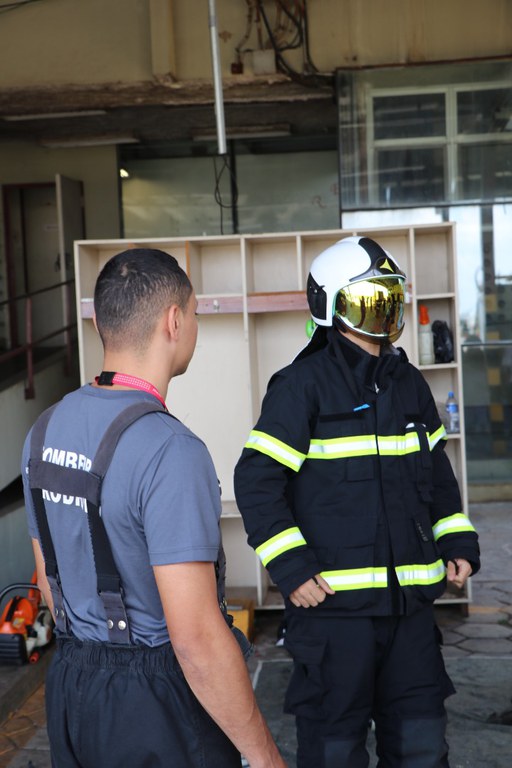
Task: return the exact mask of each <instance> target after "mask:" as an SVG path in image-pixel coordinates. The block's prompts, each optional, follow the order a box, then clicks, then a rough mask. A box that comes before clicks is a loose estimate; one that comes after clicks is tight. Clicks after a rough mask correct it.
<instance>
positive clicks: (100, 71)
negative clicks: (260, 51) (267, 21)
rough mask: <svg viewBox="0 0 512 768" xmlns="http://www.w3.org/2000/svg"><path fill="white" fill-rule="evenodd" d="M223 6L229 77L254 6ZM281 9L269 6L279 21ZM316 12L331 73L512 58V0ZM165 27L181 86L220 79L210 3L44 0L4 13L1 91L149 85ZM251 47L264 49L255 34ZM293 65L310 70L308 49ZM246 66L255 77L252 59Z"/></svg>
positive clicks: (311, 13)
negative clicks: (214, 69) (305, 60)
mask: <svg viewBox="0 0 512 768" xmlns="http://www.w3.org/2000/svg"><path fill="white" fill-rule="evenodd" d="M216 5H217V21H218V31H219V35H220V41H219V42H220V54H221V60H222V66H223V71H224V75H225V76H229V75H230V66H231V63H232V62H233V60H234V58H235V54H234V51H235V46H236V45H237V44H238V43H239V42H240V41H241V39H242V37H243V35H244V32H245V28H246V11H247V6H246V4H245V3H243V2H241V0H217V4H216ZM274 7H275V5H274V4H273V3H270V2H269V0H266V2H265V8H267V9H268V11H269V16H270V18H271V19H273V18H274ZM307 9H308V18H309V47H310V51H311V57H312V60H313V62H314V63H315V65H316V67H317V68H318V69H319V70H320V71H322V72H330V71H332V70H334V69H335V68H336V67H345V66H362V65H374V64H390V63H392V64H393V63H409V62H424V61H429V60H431V61H436V60H444V59H464V58H472V57H486V56H496V55H510V53H511V52H512V3H511V2H510V0H486V2H485V3H483V2H482V0H449V2H446V0H386V2H382V1H381V2H378V0H310V2H309V3H308V5H307ZM169 19H170V20H171V22H172V24H170V23H168V22H169ZM162 25H165V31H166V32H167V29H169V35H173V40H171V41H170V43H169V51H168V52H167V55H168V59H169V71H172V72H173V75H174V76H175V77H176V78H177V79H178V80H190V79H194V78H207V79H211V54H210V35H209V26H208V4H207V2H206V0H87V2H76V0H40V2H37V3H32V4H27V5H25V6H22V7H20V8H18V9H16V10H15V11H13V12H10V13H5V12H4V13H2V14H1V15H0V86H4V87H5V86H16V87H23V86H33V85H48V84H57V85H58V84H63V83H82V84H83V83H91V84H95V83H101V82H106V83H108V82H118V81H119V82H135V81H140V80H148V79H150V78H151V76H152V68H153V60H152V54H153V53H154V49H155V48H156V47H157V46H159V47H160V48H161V47H162V45H165V36H164V37H163V39H162V35H161V27H162ZM159 33H160V34H159ZM266 37H267V36H266V33H265V30H264V28H263V39H264V40H266ZM152 40H153V42H152ZM247 45H248V46H252V47H257V37H256V30H255V28H253V31H252V35H251V37H250V39H249V41H248V43H247ZM160 53H161V51H160ZM286 59H287V60H288V61H289V62H290V63H291V64H292V65H294V66H296V67H299V68H300V64H301V60H302V51H301V50H297V51H296V52H288V53H286ZM13 62H15V66H13ZM245 63H246V65H248V69H247V71H249V72H250V57H247V61H246V62H245ZM174 70H175V71H174Z"/></svg>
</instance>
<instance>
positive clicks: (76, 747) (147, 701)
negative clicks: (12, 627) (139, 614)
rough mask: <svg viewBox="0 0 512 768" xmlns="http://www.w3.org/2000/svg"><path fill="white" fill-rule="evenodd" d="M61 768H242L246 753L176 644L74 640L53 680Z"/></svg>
mask: <svg viewBox="0 0 512 768" xmlns="http://www.w3.org/2000/svg"><path fill="white" fill-rule="evenodd" d="M46 708H47V720H48V736H49V741H50V750H51V758H52V766H53V768H131V766H133V768H135V766H136V768H164V767H165V768H170V766H172V768H219V766H223V768H224V766H225V768H240V765H241V758H240V754H239V752H238V750H237V749H236V748H235V747H234V746H233V744H232V743H231V742H230V741H229V739H228V738H227V736H225V734H224V733H223V732H222V731H221V730H220V728H219V727H218V726H217V725H216V724H215V723H214V721H213V720H212V719H211V718H210V716H209V715H208V714H207V713H206V712H205V710H204V709H203V708H202V707H201V705H200V704H199V702H198V701H197V699H196V698H195V696H194V695H193V693H192V692H191V690H190V688H189V686H188V684H187V682H186V680H185V678H184V676H183V673H182V672H181V669H180V667H179V665H178V663H177V661H176V659H175V657H174V654H173V652H172V648H171V646H170V645H165V646H160V647H159V648H144V647H142V648H141V647H138V646H134V647H125V646H115V645H109V644H103V643H89V642H86V643H82V642H80V641H78V640H75V639H71V638H69V639H68V638H66V639H59V640H58V641H57V649H56V651H55V654H54V657H53V659H52V662H51V665H50V668H49V670H48V674H47V678H46Z"/></svg>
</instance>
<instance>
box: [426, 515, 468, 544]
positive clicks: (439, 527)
mask: <svg viewBox="0 0 512 768" xmlns="http://www.w3.org/2000/svg"><path fill="white" fill-rule="evenodd" d="M432 530H433V531H434V539H435V540H436V541H437V540H438V539H440V538H441V536H446V534H448V533H460V532H461V531H474V532H475V533H476V531H475V529H474V527H473V526H472V525H471V521H470V519H469V517H467V515H465V514H464V513H463V512H457V513H456V514H455V515H450V516H449V517H443V518H442V520H438V521H437V523H436V524H435V525H434V527H433V528H432Z"/></svg>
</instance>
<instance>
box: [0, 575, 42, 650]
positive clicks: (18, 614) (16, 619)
mask: <svg viewBox="0 0 512 768" xmlns="http://www.w3.org/2000/svg"><path fill="white" fill-rule="evenodd" d="M19 589H22V590H25V591H26V593H27V594H26V595H25V596H21V595H15V596H14V597H12V598H11V599H10V600H9V602H8V603H7V604H6V606H5V608H4V610H3V612H2V614H1V616H0V664H25V663H26V662H29V663H30V664H35V662H36V661H38V660H39V657H40V655H41V652H42V649H44V648H45V647H46V646H48V645H49V644H50V642H51V640H52V637H53V619H52V616H51V613H50V609H49V608H48V606H47V605H46V603H45V601H44V599H43V596H42V595H41V591H40V589H39V587H38V586H37V583H36V574H35V572H34V575H33V577H32V581H31V583H30V584H24V583H19V584H11V585H10V586H8V587H6V588H5V589H3V590H2V591H1V592H0V606H1V605H2V600H3V599H4V597H5V596H6V595H8V594H9V592H14V591H15V590H19Z"/></svg>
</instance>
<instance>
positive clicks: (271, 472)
mask: <svg viewBox="0 0 512 768" xmlns="http://www.w3.org/2000/svg"><path fill="white" fill-rule="evenodd" d="M319 331H321V332H322V333H323V334H324V339H325V341H323V346H322V344H320V345H319V344H318V343H316V346H317V347H318V346H320V348H319V349H317V350H316V351H313V352H311V353H309V350H310V349H311V348H314V347H315V344H314V343H313V342H314V340H315V337H317V335H318V336H320V333H319ZM445 437H446V433H445V429H444V427H443V425H442V422H441V420H440V417H439V414H438V412H437V408H436V405H435V403H434V400H433V397H432V394H431V392H430V389H429V387H428V385H427V383H426V381H425V379H424V378H423V376H422V375H421V373H420V372H419V371H418V370H417V369H416V368H415V367H414V366H413V365H411V364H410V363H409V361H408V360H407V356H406V354H405V352H404V351H403V350H402V349H395V348H393V347H389V348H387V349H386V350H385V353H384V354H382V355H381V356H380V357H375V356H372V355H370V354H368V353H367V352H365V351H363V350H361V349H360V347H359V346H357V345H355V344H353V343H352V342H351V341H350V340H348V339H347V338H346V337H345V336H343V335H342V334H341V333H339V332H338V331H337V330H335V329H329V330H328V331H327V335H325V331H324V329H317V331H316V332H315V335H314V337H313V340H312V342H311V343H310V345H309V347H307V348H306V350H305V351H304V352H303V353H302V354H301V355H299V356H298V358H297V359H296V360H295V361H294V362H293V363H292V364H291V365H289V366H288V367H286V368H284V369H283V370H281V371H279V372H278V373H276V374H275V375H274V376H273V377H272V379H271V381H270V383H269V387H268V390H267V393H266V395H265V398H264V400H263V404H262V412H261V415H260V418H259V420H258V423H257V424H256V426H255V428H254V429H253V431H252V432H251V434H250V436H249V440H248V442H247V443H246V446H245V448H244V450H243V453H242V456H241V457H240V460H239V462H238V464H237V466H236V468H235V494H236V500H237V504H238V507H239V509H240V512H241V514H242V518H243V521H244V525H245V528H246V531H247V534H248V541H249V544H250V545H251V546H252V547H253V548H254V549H255V550H256V552H257V554H258V555H259V557H260V559H261V562H262V563H263V565H264V566H265V567H266V568H267V569H268V571H269V573H270V576H271V578H272V580H273V581H274V583H275V584H276V585H277V586H278V588H279V590H280V591H281V593H282V594H283V596H284V597H285V598H287V597H288V595H289V594H290V593H291V592H292V591H293V590H294V589H296V588H297V587H299V586H300V585H301V584H303V583H304V582H305V581H307V580H308V579H309V578H311V577H312V576H313V575H315V574H317V573H321V574H322V576H323V577H324V578H325V579H326V580H327V582H328V583H329V584H330V586H331V587H332V589H333V590H334V591H335V594H334V595H332V596H331V595H329V596H327V599H326V600H325V601H324V602H323V603H322V604H321V605H320V606H317V608H315V613H316V615H318V614H319V613H321V612H322V613H325V612H326V611H327V612H328V613H329V614H332V611H335V612H336V613H337V614H340V615H350V614H353V613H357V614H359V615H396V614H398V615H400V614H404V613H411V612H413V611H414V610H416V609H417V608H419V607H420V606H421V605H423V604H425V603H426V602H431V601H433V600H434V599H436V598H437V597H439V596H440V595H441V594H442V593H443V591H444V588H445V582H446V578H445V572H446V567H445V566H446V563H447V562H448V560H452V559H454V558H456V557H460V558H465V559H466V560H468V561H469V562H470V563H471V564H472V567H473V572H476V571H477V570H478V568H479V548H478V539H477V534H476V532H475V529H474V528H473V526H472V524H471V523H470V521H469V519H468V517H467V516H466V515H465V514H464V511H463V510H462V508H461V498H460V493H459V488H458V484H457V481H456V479H455V476H454V474H453V470H452V467H451V465H450V462H449V459H448V457H447V456H446V454H445V451H444V445H445ZM287 607H288V608H289V609H291V610H294V609H293V606H292V605H291V603H289V602H288V604H287ZM298 610H300V609H298Z"/></svg>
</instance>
